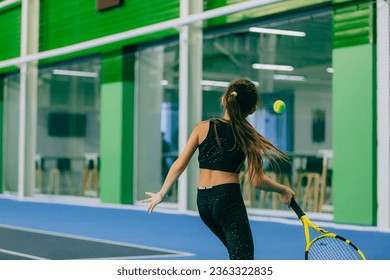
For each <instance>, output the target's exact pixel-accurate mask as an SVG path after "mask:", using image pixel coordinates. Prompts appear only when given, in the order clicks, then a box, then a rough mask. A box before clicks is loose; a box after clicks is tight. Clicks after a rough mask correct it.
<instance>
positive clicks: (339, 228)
mask: <svg viewBox="0 0 390 280" xmlns="http://www.w3.org/2000/svg"><path fill="white" fill-rule="evenodd" d="M103 206H104V207H100V206H99V207H98V206H97V205H94V206H77V205H69V204H58V203H43V202H32V201H25V200H24V201H19V200H16V199H13V198H9V197H4V196H3V197H0V259H2V260H21V259H24V260H25V259H55V260H62V259H64V260H65V259H139V260H141V259H168V260H172V259H174V260H186V259H187V260H188V259H191V260H207V259H214V260H226V259H228V255H227V252H226V250H225V248H224V247H223V245H222V244H221V243H220V241H219V240H218V239H217V238H216V237H215V236H214V235H213V234H212V233H211V232H210V231H209V230H208V229H207V228H206V226H204V225H203V223H202V222H201V220H200V218H199V216H198V215H197V214H196V213H188V214H174V213H163V212H155V213H153V214H151V215H150V214H147V213H146V212H145V209H146V206H145V209H143V208H141V209H140V207H131V206H128V207H127V206H123V207H119V206H112V207H111V206H107V205H103ZM319 223H320V222H319ZM320 225H322V226H326V228H327V229H329V230H331V231H334V232H336V233H338V234H339V235H341V236H346V237H348V238H349V239H351V240H352V241H353V242H354V243H355V244H357V245H358V246H359V247H360V248H361V250H362V251H363V253H364V254H365V256H366V258H367V259H369V260H390V231H381V230H378V229H377V228H375V227H365V226H350V225H335V224H333V223H324V222H323V224H320ZM251 227H252V231H253V237H254V242H255V258H256V259H260V260H302V259H303V258H304V253H303V251H304V244H305V241H304V234H303V229H302V226H301V223H300V221H299V220H297V219H296V218H290V219H283V218H266V217H251Z"/></svg>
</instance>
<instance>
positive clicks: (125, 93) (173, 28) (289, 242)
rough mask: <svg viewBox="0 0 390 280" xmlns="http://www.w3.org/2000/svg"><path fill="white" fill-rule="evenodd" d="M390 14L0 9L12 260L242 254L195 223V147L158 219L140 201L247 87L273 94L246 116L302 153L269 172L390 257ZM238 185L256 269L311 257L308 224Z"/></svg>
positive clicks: (366, 247) (189, 6)
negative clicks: (199, 128)
mask: <svg viewBox="0 0 390 280" xmlns="http://www.w3.org/2000/svg"><path fill="white" fill-rule="evenodd" d="M389 6H390V3H389V0H375V1H373V0H354V1H352V0H315V1H312V0H246V1H243V0H213V1H210V0H199V1H191V0H171V1H164V0H149V1H145V0H143V1H141V0H132V1H129V0H105V1H103V0H87V1H78V0H68V1H56V0H3V1H0V25H1V26H2V31H1V32H0V134H1V136H2V137H1V138H0V139H1V140H0V141H1V146H0V156H1V159H2V160H1V162H0V179H1V180H0V181H1V184H0V260H1V259H7V260H21V259H24V260H29V259H56V260H65V259H139V260H143V259H169V260H173V259H178V260H181V259H191V260H199V259H216V260H219V259H222V260H223V259H227V258H228V256H227V253H226V252H225V251H226V250H225V248H224V247H223V246H222V245H221V244H220V241H219V240H217V238H216V237H215V236H213V235H212V233H210V232H209V230H208V229H207V228H206V227H205V226H204V225H203V224H202V222H201V220H200V218H199V216H198V213H197V206H196V192H197V181H198V176H199V171H198V162H197V153H195V155H194V156H193V159H192V160H191V162H190V163H189V166H188V168H187V169H186V171H185V172H184V173H183V174H182V176H181V177H180V178H179V180H178V181H177V182H175V184H174V186H173V187H172V189H171V190H170V192H169V193H168V195H167V197H166V198H165V200H164V202H163V203H161V204H159V205H158V206H157V207H156V209H155V212H154V213H153V214H151V215H149V214H147V213H146V209H147V206H146V205H145V204H142V203H140V201H141V200H143V199H145V198H146V195H145V192H146V191H152V192H157V191H158V190H159V189H160V187H161V185H162V183H163V181H164V179H165V177H166V175H167V172H168V170H169V168H170V167H171V166H172V164H173V162H174V161H175V160H176V159H177V157H178V156H179V155H180V153H181V151H182V150H183V149H184V146H185V144H186V142H187V139H188V137H189V135H190V133H191V131H192V129H193V128H194V127H195V125H196V124H197V123H198V122H200V121H202V120H206V119H210V118H221V117H222V116H223V107H222V105H221V99H220V98H221V96H222V94H223V93H224V90H225V89H226V87H227V85H228V84H229V82H230V81H231V80H233V79H237V78H246V79H250V80H251V81H253V83H254V84H255V85H256V86H257V88H258V90H259V92H260V104H259V106H258V108H257V111H256V112H255V113H254V114H252V115H250V116H249V117H248V120H249V122H250V123H251V124H252V125H253V126H254V127H255V128H256V130H257V131H258V132H259V133H260V134H262V135H263V136H265V137H266V138H268V139H269V140H270V141H271V142H272V143H274V144H275V146H276V147H278V148H279V149H280V150H282V151H283V152H285V153H286V155H287V156H288V158H289V160H288V161H280V162H278V164H277V165H272V164H270V163H269V162H264V172H265V174H266V175H267V176H269V177H271V178H272V179H274V180H276V181H278V182H280V183H282V184H284V185H287V186H289V187H291V188H292V189H293V190H294V191H295V194H296V200H297V202H298V203H299V205H300V206H301V207H302V209H303V210H304V211H305V212H306V213H307V215H308V216H309V217H310V219H311V220H313V221H315V222H316V223H317V224H318V225H320V226H322V227H324V228H327V229H329V230H331V231H332V232H337V233H338V234H340V235H342V236H348V238H350V239H351V240H353V242H354V243H356V245H358V246H359V248H360V249H361V250H362V251H363V253H364V254H365V256H366V258H367V259H370V260H390V253H389V252H390V176H389V174H390V141H389V139H390V94H389V93H390V44H389V42H390V8H389ZM277 100H281V101H283V102H284V104H285V110H284V111H283V110H282V111H280V112H276V111H275V110H274V103H275V101H277ZM240 179H241V190H242V194H243V198H244V202H245V204H246V206H247V211H248V215H249V218H250V222H251V227H252V231H253V236H254V241H255V248H256V251H255V258H256V259H262V260H267V259H269V260H301V259H303V258H304V255H303V253H304V246H305V237H304V234H303V229H302V223H301V221H300V220H299V219H298V218H297V216H296V214H295V213H294V212H293V211H292V210H291V209H290V208H289V207H287V206H285V205H283V204H282V203H281V202H280V201H279V198H278V195H276V194H273V193H268V192H264V191H261V190H259V189H256V188H254V186H251V184H250V182H249V179H248V176H247V173H246V172H245V167H244V168H243V169H242V172H241V173H240ZM281 248H283V249H281Z"/></svg>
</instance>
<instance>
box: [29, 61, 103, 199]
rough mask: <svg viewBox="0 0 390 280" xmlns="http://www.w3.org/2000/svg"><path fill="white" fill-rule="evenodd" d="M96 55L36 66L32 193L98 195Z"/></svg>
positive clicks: (98, 65)
mask: <svg viewBox="0 0 390 280" xmlns="http://www.w3.org/2000/svg"><path fill="white" fill-rule="evenodd" d="M99 73H100V59H98V58H96V59H92V60H87V61H78V62H69V63H66V64H61V65H55V66H51V67H47V68H44V69H40V70H39V77H38V84H39V86H38V110H37V148H36V151H37V156H36V170H37V182H36V192H37V193H44V194H56V195H76V196H97V195H98V169H99V154H98V153H99V139H100V91H99V88H100V87H99V83H100V81H99Z"/></svg>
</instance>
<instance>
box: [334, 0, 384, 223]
mask: <svg viewBox="0 0 390 280" xmlns="http://www.w3.org/2000/svg"><path fill="white" fill-rule="evenodd" d="M360 3H361V5H356V3H353V5H350V6H348V5H346V6H340V7H339V8H336V9H335V15H334V36H333V39H334V42H333V46H334V50H333V67H334V74H333V152H334V162H333V169H334V173H333V185H332V188H333V190H332V198H333V205H334V221H335V222H340V223H352V224H363V225H375V224H376V208H377V203H376V149H377V148H376V129H375V128H376V89H375V87H376V85H375V80H376V73H375V56H376V54H375V44H374V43H373V40H372V33H373V32H372V18H371V17H372V12H371V9H372V8H371V6H370V3H369V1H366V3H363V2H360Z"/></svg>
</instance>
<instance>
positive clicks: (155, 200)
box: [141, 192, 163, 214]
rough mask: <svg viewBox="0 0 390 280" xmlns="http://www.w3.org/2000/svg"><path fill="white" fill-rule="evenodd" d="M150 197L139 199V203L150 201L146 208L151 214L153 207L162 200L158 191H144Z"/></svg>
mask: <svg viewBox="0 0 390 280" xmlns="http://www.w3.org/2000/svg"><path fill="white" fill-rule="evenodd" d="M145 194H147V195H148V196H150V198H147V199H144V200H141V203H150V204H149V207H148V209H147V210H146V211H147V212H148V213H149V214H151V213H152V212H153V210H154V207H156V206H157V204H159V203H160V202H161V201H163V197H162V195H161V194H160V193H159V192H158V193H152V192H146V193H145Z"/></svg>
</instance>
